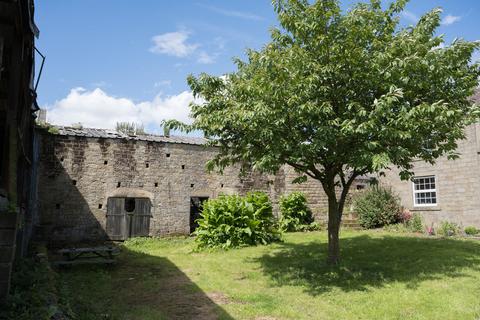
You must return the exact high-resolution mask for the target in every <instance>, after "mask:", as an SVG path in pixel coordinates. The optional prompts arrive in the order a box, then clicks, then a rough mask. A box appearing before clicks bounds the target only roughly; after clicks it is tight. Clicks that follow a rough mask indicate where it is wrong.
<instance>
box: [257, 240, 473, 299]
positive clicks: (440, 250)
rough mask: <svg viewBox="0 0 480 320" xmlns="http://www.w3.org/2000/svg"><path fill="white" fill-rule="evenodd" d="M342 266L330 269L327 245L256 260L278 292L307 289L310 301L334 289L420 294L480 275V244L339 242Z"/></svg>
mask: <svg viewBox="0 0 480 320" xmlns="http://www.w3.org/2000/svg"><path fill="white" fill-rule="evenodd" d="M340 245H341V248H342V249H341V256H342V261H341V263H340V265H339V266H336V267H332V266H329V265H327V264H326V251H327V244H326V243H325V242H320V241H315V242H310V243H283V244H279V245H278V246H279V247H280V248H279V249H278V250H274V251H272V252H271V253H269V254H265V255H263V256H261V257H259V258H256V259H254V261H255V262H259V263H260V264H261V266H262V269H263V272H264V274H266V275H267V276H268V277H269V278H270V279H271V280H272V281H273V283H274V285H276V286H283V285H294V286H303V287H305V290H306V292H308V293H309V294H311V295H314V296H315V295H319V294H322V293H325V292H328V291H331V290H332V289H334V288H336V289H340V290H342V291H368V290H370V289H371V288H372V287H383V286H385V285H387V284H388V283H393V282H401V283H405V285H406V286H407V288H412V289H414V288H416V287H417V286H418V285H419V283H420V282H422V281H426V280H435V279H442V278H444V277H469V274H468V273H467V272H466V271H467V270H466V269H468V270H477V271H478V270H480V242H479V243H475V242H471V241H459V240H451V239H434V238H420V237H407V236H382V237H378V238H377V237H371V236H368V235H359V236H354V237H351V238H344V239H341V242H340Z"/></svg>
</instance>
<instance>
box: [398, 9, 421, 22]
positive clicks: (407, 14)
mask: <svg viewBox="0 0 480 320" xmlns="http://www.w3.org/2000/svg"><path fill="white" fill-rule="evenodd" d="M402 16H403V17H404V18H405V19H407V20H409V21H411V22H413V23H417V22H418V20H420V18H419V17H418V16H417V15H416V14H415V13H413V12H410V11H408V10H405V11H403V12H402Z"/></svg>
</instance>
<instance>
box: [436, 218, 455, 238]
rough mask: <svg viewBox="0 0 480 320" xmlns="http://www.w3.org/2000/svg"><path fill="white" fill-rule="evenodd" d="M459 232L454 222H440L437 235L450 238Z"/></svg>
mask: <svg viewBox="0 0 480 320" xmlns="http://www.w3.org/2000/svg"><path fill="white" fill-rule="evenodd" d="M459 232H460V227H459V226H458V224H456V223H454V222H448V221H442V223H441V224H440V227H439V228H438V234H439V235H442V236H445V237H451V236H455V235H457V234H458V233H459Z"/></svg>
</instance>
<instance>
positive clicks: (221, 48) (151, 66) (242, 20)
mask: <svg viewBox="0 0 480 320" xmlns="http://www.w3.org/2000/svg"><path fill="white" fill-rule="evenodd" d="M352 3H354V1H342V6H343V7H344V8H348V7H349V6H350V5H351V4H352ZM434 7H442V8H443V10H444V11H443V16H442V17H443V24H442V26H441V27H440V28H439V33H442V34H445V39H446V42H447V44H448V43H449V42H450V41H451V40H452V39H454V38H455V37H463V38H465V39H467V40H478V39H480V21H479V17H480V1H478V0H428V1H427V0H412V1H411V2H410V3H409V5H408V7H407V11H405V13H404V14H403V16H402V24H405V25H407V24H412V23H415V21H416V20H417V19H418V17H420V16H421V14H422V13H425V12H426V11H427V10H430V9H432V8H434ZM36 22H37V25H38V26H39V28H40V32H41V33H40V38H39V39H38V41H37V44H36V45H37V47H38V49H39V50H40V51H42V52H43V53H44V54H45V55H46V56H47V60H46V64H45V67H44V70H43V74H42V78H41V81H40V84H39V88H38V101H39V104H40V105H41V106H42V107H44V108H47V109H48V110H49V111H48V119H49V121H51V122H53V123H57V124H64V125H69V124H72V123H76V122H82V123H83V124H84V125H85V126H93V127H104V128H112V127H113V126H114V124H115V123H116V122H117V121H135V122H142V123H144V124H145V125H146V127H147V128H148V129H149V130H150V131H154V132H155V131H158V124H159V122H160V121H161V119H163V118H178V119H180V120H185V121H186V120H188V119H187V114H188V103H189V102H190V101H192V99H193V97H192V95H191V92H190V91H189V88H188V86H187V84H186V80H185V79H186V77H187V75H188V74H198V73H200V72H207V73H209V74H214V75H222V74H224V73H227V72H231V71H234V70H235V69H234V65H233V63H232V57H235V56H236V57H243V54H244V51H245V49H246V48H255V49H258V48H260V47H261V46H262V45H263V44H264V43H266V42H268V41H269V32H268V30H269V28H270V27H271V26H274V25H276V23H277V22H276V19H275V14H274V12H273V8H272V6H271V1H270V0H228V1H227V0H223V1H220V0H217V1H213V0H198V1H197V0H191V1H187V0H177V1H166V0H162V1H154V0H142V1H128V0H102V1H98V0H81V1H80V0H68V1H65V0H49V1H36ZM479 57H480V55H479V54H478V53H477V54H476V58H479Z"/></svg>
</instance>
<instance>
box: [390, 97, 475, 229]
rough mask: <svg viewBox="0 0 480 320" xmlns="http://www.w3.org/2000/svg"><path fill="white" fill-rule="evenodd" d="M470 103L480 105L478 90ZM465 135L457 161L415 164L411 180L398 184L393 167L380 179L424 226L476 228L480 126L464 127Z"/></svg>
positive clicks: (398, 180) (445, 159) (418, 162)
mask: <svg viewBox="0 0 480 320" xmlns="http://www.w3.org/2000/svg"><path fill="white" fill-rule="evenodd" d="M473 100H474V101H476V102H477V103H480V91H477V94H476V96H474V97H473ZM465 135H466V139H465V140H462V141H459V142H458V149H457V152H458V154H459V155H460V157H459V158H458V159H456V160H448V159H447V158H446V157H443V158H440V159H438V160H437V162H436V164H435V165H430V164H428V163H425V162H423V161H415V162H414V167H413V171H414V172H415V176H414V178H413V180H412V181H401V180H400V178H399V176H398V169H396V168H392V169H391V170H390V171H387V172H386V177H384V178H382V182H383V183H384V184H387V185H390V186H391V187H392V189H393V190H394V191H395V192H396V193H397V194H398V195H399V196H400V199H401V202H402V205H403V206H404V207H405V208H407V209H409V210H411V211H412V212H418V213H420V214H421V215H422V216H423V218H424V221H425V223H426V224H427V225H431V224H434V225H438V224H439V223H441V222H442V221H449V222H455V223H457V224H459V225H462V226H464V227H466V226H476V227H477V228H480V195H479V190H480V123H476V124H472V125H470V126H469V127H467V128H466V130H465Z"/></svg>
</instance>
